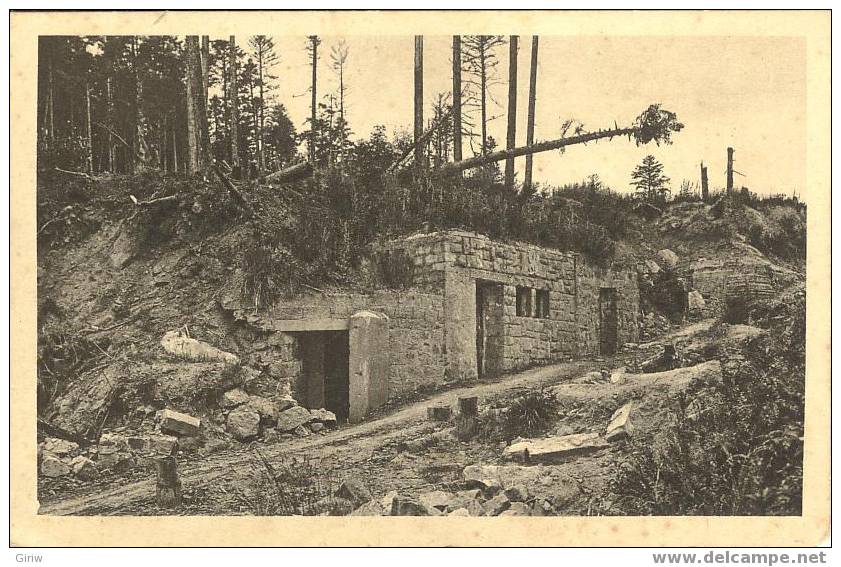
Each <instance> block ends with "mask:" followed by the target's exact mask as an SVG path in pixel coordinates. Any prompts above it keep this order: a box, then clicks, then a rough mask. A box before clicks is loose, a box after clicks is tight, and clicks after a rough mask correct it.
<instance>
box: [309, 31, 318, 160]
mask: <svg viewBox="0 0 841 567" xmlns="http://www.w3.org/2000/svg"><path fill="white" fill-rule="evenodd" d="M310 42H311V46H312V85H311V88H310V90H311V94H312V98H311V99H310V163H311V164H315V140H316V136H317V131H316V128H315V125H316V118H317V115H316V109H317V102H318V96H317V93H316V90H317V87H318V37H316V36H312V37H311V38H310Z"/></svg>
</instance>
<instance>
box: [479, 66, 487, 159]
mask: <svg viewBox="0 0 841 567" xmlns="http://www.w3.org/2000/svg"><path fill="white" fill-rule="evenodd" d="M479 69H480V73H479V88H480V91H481V92H480V97H481V101H480V104H481V107H482V155H486V154H487V153H488V105H487V99H488V83H487V81H488V70H487V67H486V63H485V51H484V50H482V51H481V52H480V53H479Z"/></svg>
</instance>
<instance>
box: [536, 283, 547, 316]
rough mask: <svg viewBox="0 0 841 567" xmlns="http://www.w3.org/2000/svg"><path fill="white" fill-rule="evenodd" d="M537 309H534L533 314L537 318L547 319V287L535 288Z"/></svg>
mask: <svg viewBox="0 0 841 567" xmlns="http://www.w3.org/2000/svg"><path fill="white" fill-rule="evenodd" d="M536 303H537V305H536V307H537V309H535V314H534V316H535V317H537V318H539V319H548V318H549V290H548V289H538V290H537V301H536Z"/></svg>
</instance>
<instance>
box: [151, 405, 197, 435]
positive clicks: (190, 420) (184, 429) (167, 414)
mask: <svg viewBox="0 0 841 567" xmlns="http://www.w3.org/2000/svg"><path fill="white" fill-rule="evenodd" d="M161 431H163V432H164V433H173V434H175V435H179V436H182V437H194V436H196V435H198V434H199V433H200V432H201V420H200V419H199V418H197V417H193V416H192V415H187V414H186V413H180V412H177V411H173V410H171V409H165V410H162V411H161Z"/></svg>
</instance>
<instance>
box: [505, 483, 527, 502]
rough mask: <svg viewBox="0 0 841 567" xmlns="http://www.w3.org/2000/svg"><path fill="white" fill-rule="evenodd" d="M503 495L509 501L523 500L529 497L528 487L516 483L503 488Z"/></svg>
mask: <svg viewBox="0 0 841 567" xmlns="http://www.w3.org/2000/svg"><path fill="white" fill-rule="evenodd" d="M505 496H507V497H508V500H509V501H510V502H525V501H527V500H528V499H529V489H528V487H527V486H526V485H525V484H516V485H514V486H509V487H508V488H506V489H505Z"/></svg>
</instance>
